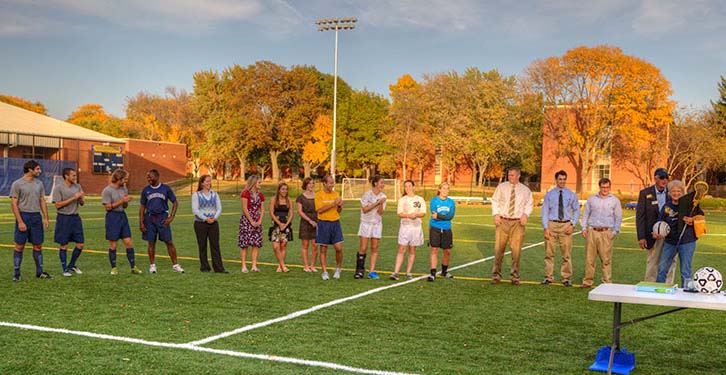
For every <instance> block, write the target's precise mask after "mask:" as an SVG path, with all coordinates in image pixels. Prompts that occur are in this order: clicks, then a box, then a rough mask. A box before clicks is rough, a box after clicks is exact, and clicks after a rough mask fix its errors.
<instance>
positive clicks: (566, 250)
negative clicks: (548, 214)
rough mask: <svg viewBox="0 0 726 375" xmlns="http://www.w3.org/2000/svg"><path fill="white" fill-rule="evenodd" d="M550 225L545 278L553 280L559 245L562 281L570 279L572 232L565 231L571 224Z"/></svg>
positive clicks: (555, 223) (556, 223) (546, 247)
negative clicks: (566, 232)
mask: <svg viewBox="0 0 726 375" xmlns="http://www.w3.org/2000/svg"><path fill="white" fill-rule="evenodd" d="M548 226H549V230H550V238H549V239H548V240H546V241H545V258H544V264H545V280H549V281H553V275H552V274H553V273H554V268H555V252H556V251H557V246H558V245H559V246H560V253H561V254H562V266H561V267H560V275H562V282H565V281H570V278H571V277H572V233H570V234H565V231H566V230H567V229H569V228H570V226H571V224H570V223H569V222H568V223H558V222H556V221H550V222H549V225H548ZM656 272H657V270H656Z"/></svg>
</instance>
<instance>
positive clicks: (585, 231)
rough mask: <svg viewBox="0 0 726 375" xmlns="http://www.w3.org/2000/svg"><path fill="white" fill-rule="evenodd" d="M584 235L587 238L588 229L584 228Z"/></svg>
mask: <svg viewBox="0 0 726 375" xmlns="http://www.w3.org/2000/svg"><path fill="white" fill-rule="evenodd" d="M582 237H584V238H587V229H583V230H582Z"/></svg>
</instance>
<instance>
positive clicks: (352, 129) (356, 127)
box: [339, 90, 391, 178]
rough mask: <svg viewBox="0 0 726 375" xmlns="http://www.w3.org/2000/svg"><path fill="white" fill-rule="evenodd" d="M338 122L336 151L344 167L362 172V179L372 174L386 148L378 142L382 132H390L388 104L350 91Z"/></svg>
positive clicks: (368, 95)
mask: <svg viewBox="0 0 726 375" xmlns="http://www.w3.org/2000/svg"><path fill="white" fill-rule="evenodd" d="M346 108H347V113H346V116H345V117H342V118H341V120H342V121H341V127H340V128H339V136H341V140H342V142H341V147H340V150H341V151H342V154H343V156H344V158H342V161H343V163H342V164H344V166H345V167H347V168H348V169H353V170H361V169H362V170H364V171H365V176H366V178H368V177H370V175H371V174H372V173H376V169H377V168H378V164H379V163H380V160H381V157H382V156H383V154H384V153H385V151H386V144H385V143H384V142H381V139H382V138H383V134H384V129H387V128H390V127H391V124H389V122H390V121H391V119H390V117H389V116H388V111H389V103H388V100H387V99H385V98H384V97H382V96H380V95H377V94H374V93H371V92H369V91H365V90H363V91H360V92H358V91H354V92H353V95H352V96H351V98H350V102H349V105H347V106H346Z"/></svg>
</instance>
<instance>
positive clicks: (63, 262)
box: [58, 249, 68, 272]
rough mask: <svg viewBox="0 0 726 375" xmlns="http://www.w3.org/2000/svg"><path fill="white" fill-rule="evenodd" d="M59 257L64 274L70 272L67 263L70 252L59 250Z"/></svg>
mask: <svg viewBox="0 0 726 375" xmlns="http://www.w3.org/2000/svg"><path fill="white" fill-rule="evenodd" d="M58 256H59V257H60V262H61V266H62V267H63V272H66V271H68V268H67V266H66V261H67V260H68V251H66V249H59V250H58Z"/></svg>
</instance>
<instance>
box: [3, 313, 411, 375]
mask: <svg viewBox="0 0 726 375" xmlns="http://www.w3.org/2000/svg"><path fill="white" fill-rule="evenodd" d="M0 326H4V327H12V328H20V329H26V330H33V331H42V332H52V333H64V334H69V335H76V336H84V337H91V338H94V339H103V340H112V341H122V342H128V343H132V344H140V345H146V346H155V347H161V348H171V349H185V350H192V351H195V352H203V353H213V354H221V355H227V356H232V357H240V358H251V359H259V360H264V361H272V362H282V363H291V364H296V365H303V366H312V367H323V368H328V369H332V370H341V371H348V372H353V373H357V374H373V375H413V374H408V373H403V372H392V371H381V370H371V369H364V368H358V367H351V366H345V365H340V364H337V363H332V362H322V361H310V360H306V359H299V358H291V357H280V356H274V355H266V354H253V353H244V352H236V351H231V350H220V349H211V348H204V347H199V346H195V345H190V344H174V343H168V342H158V341H147V340H142V339H135V338H131V337H123V336H113V335H104V334H99V333H93V332H85V331H72V330H68V329H63V328H51V327H42V326H36V325H30V324H17V323H9V322H0Z"/></svg>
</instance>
